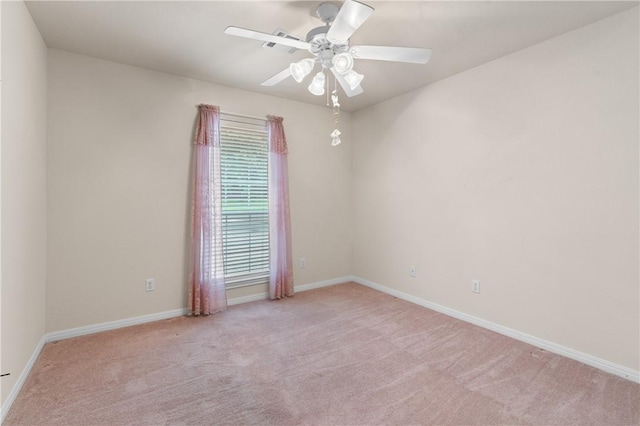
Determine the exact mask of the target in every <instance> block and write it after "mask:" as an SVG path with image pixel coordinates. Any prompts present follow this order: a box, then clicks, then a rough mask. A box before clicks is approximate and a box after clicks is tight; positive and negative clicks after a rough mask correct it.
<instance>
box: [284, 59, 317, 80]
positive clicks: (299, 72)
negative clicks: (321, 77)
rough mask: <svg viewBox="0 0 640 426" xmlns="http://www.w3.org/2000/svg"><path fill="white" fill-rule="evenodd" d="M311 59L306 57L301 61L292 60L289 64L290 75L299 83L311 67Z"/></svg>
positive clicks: (312, 63)
mask: <svg viewBox="0 0 640 426" xmlns="http://www.w3.org/2000/svg"><path fill="white" fill-rule="evenodd" d="M313 65H314V62H313V59H310V58H306V59H302V60H301V61H298V62H294V63H292V64H291V65H289V70H290V71H291V76H292V77H293V79H294V80H295V81H297V82H298V83H300V82H301V81H302V80H303V79H304V78H305V77H306V76H307V75H308V74H309V73H310V72H311V70H312V69H313Z"/></svg>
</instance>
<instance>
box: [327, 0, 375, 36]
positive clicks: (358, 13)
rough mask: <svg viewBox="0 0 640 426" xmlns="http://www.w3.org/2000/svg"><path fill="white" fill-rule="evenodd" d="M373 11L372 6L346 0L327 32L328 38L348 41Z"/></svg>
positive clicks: (353, 0)
mask: <svg viewBox="0 0 640 426" xmlns="http://www.w3.org/2000/svg"><path fill="white" fill-rule="evenodd" d="M372 13H373V8H372V7H371V6H367V5H366V4H364V3H360V2H357V1H355V0H346V1H345V2H344V4H343V5H342V7H341V8H340V11H339V12H338V15H337V16H336V19H335V21H333V24H331V28H329V31H328V32H327V40H329V41H330V42H332V43H338V44H341V43H344V42H346V41H347V40H349V38H350V37H351V35H352V34H353V33H354V32H355V31H356V30H357V29H358V28H359V27H360V25H362V24H363V23H364V21H366V20H367V18H369V16H370V15H371V14H372Z"/></svg>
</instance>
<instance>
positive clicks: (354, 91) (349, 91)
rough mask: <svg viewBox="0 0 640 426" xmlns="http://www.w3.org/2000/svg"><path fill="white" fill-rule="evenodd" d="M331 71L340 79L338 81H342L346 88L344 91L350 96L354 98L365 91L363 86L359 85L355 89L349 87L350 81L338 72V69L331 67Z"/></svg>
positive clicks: (341, 84) (343, 87) (343, 86)
mask: <svg viewBox="0 0 640 426" xmlns="http://www.w3.org/2000/svg"><path fill="white" fill-rule="evenodd" d="M331 72H332V73H333V75H335V76H336V80H338V83H340V86H342V90H344V93H345V94H346V95H347V96H348V97H350V98H352V97H354V96H358V95H359V94H360V93H362V92H363V90H362V86H360V85H358V86H357V87H356V88H355V89H351V87H349V83H347V82H346V81H345V79H344V77H342V75H340V74H338V73H337V72H336V70H334V69H333V68H331Z"/></svg>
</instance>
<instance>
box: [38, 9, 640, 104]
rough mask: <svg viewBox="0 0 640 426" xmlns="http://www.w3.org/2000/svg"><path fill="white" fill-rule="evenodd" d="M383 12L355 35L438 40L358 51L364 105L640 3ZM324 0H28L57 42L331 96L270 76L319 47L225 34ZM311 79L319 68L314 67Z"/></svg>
mask: <svg viewBox="0 0 640 426" xmlns="http://www.w3.org/2000/svg"><path fill="white" fill-rule="evenodd" d="M364 1H365V2H366V3H367V4H369V5H371V6H373V7H374V8H375V12H374V13H373V15H372V16H371V17H370V18H369V20H368V21H366V22H365V23H364V24H363V25H362V27H360V29H358V31H356V33H355V34H354V35H353V37H352V38H351V44H352V45H356V44H368V45H386V46H409V47H428V48H431V49H432V50H433V55H432V57H431V61H430V62H429V63H428V64H426V65H414V64H399V63H391V62H381V61H366V60H357V61H356V67H355V69H356V70H357V71H358V72H360V73H362V74H364V75H365V78H364V80H363V82H362V87H363V89H364V93H363V94H361V95H359V96H356V97H354V98H350V99H347V98H346V97H345V96H341V99H340V103H341V105H342V107H343V109H345V110H348V111H354V110H357V109H360V108H364V107H367V106H370V105H372V104H375V103H378V102H380V101H383V100H385V99H389V98H391V97H394V96H396V95H399V94H402V93H405V92H408V91H410V90H413V89H415V88H418V87H421V86H424V85H427V84H429V83H432V82H434V81H437V80H440V79H442V78H445V77H448V76H450V75H452V74H456V73H459V72H461V71H464V70H467V69H470V68H473V67H476V66H478V65H480V64H483V63H486V62H488V61H491V60H493V59H496V58H499V57H501V56H504V55H507V54H509V53H512V52H515V51H517V50H520V49H523V48H525V47H528V46H531V45H533V44H536V43H539V42H541V41H544V40H546V39H549V38H552V37H554V36H557V35H559V34H562V33H564V32H567V31H570V30H573V29H575V28H578V27H581V26H584V25H587V24H589V23H592V22H595V21H597V20H599V19H602V18H604V17H607V16H610V15H613V14H616V13H619V12H621V11H623V10H626V9H629V8H631V7H634V6H637V5H638V2H637V1H633V2H626V1H621V2H616V1H584V2H583V1H567V2H559V1H527V2H521V1H464V2H463V1H411V2H401V1H367V0H364ZM320 2H321V1H315V2H300V1H231V2H223V1H200V2H191V1H165V2H156V1H142V2H137V1H69V2H61V1H28V2H27V7H28V8H29V11H30V12H31V15H32V16H33V19H34V21H35V23H36V25H37V27H38V29H39V30H40V32H41V34H42V37H43V38H44V41H45V43H46V44H47V46H48V47H51V48H56V49H62V50H66V51H69V52H75V53H79V54H83V55H88V56H92V57H96V58H102V59H107V60H110V61H115V62H120V63H124V64H130V65H134V66H138V67H143V68H147V69H151V70H157V71H162V72H166V73H170V74H175V75H180V76H185V77H191V78H195V79H199V80H204V81H210V82H213V83H219V84H223V85H226V86H232V87H237V88H240V89H244V90H250V91H255V92H261V93H266V94H269V95H274V96H279V97H283V98H287V99H292V100H297V101H300V102H306V103H312V104H317V105H324V104H325V103H326V99H325V97H323V96H321V97H316V96H313V95H311V94H310V93H309V92H308V91H307V89H306V86H307V85H308V81H306V80H305V82H303V83H302V84H297V83H295V81H293V79H291V78H289V79H287V80H286V81H284V82H283V83H280V84H279V85H277V86H274V87H262V86H260V83H261V82H262V81H264V80H266V79H267V78H269V77H271V76H272V75H274V74H276V73H278V72H279V71H281V70H283V69H284V68H286V67H287V66H288V65H289V63H291V62H293V61H296V60H299V59H302V58H304V57H310V56H311V55H310V54H309V53H308V52H305V51H297V52H296V53H294V54H288V53H284V52H281V51H277V50H273V49H267V48H263V47H262V45H261V43H260V42H258V41H253V40H248V39H242V38H238V37H233V36H228V35H225V34H223V31H224V29H225V27H227V26H229V25H234V26H239V27H244V28H249V29H254V30H258V31H262V32H266V33H272V32H273V31H274V30H276V29H278V28H280V29H284V30H285V31H287V32H289V33H291V34H294V35H296V36H298V37H302V38H304V36H305V35H306V33H307V32H308V31H309V30H311V29H312V28H314V27H318V26H321V25H322V22H321V21H320V20H318V19H317V18H316V17H315V15H314V14H313V11H314V10H315V7H316V6H317V5H318V4H319V3H320ZM308 79H309V77H308Z"/></svg>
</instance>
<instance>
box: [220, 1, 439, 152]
mask: <svg viewBox="0 0 640 426" xmlns="http://www.w3.org/2000/svg"><path fill="white" fill-rule="evenodd" d="M372 13H373V8H372V7H371V6H368V5H366V4H364V3H360V2H358V1H355V0H346V1H345V2H344V3H343V4H342V7H340V8H338V6H337V5H335V4H334V3H321V4H320V5H319V6H318V7H317V8H316V16H317V17H318V18H319V19H320V20H321V21H322V22H324V25H323V26H320V27H317V28H314V29H312V30H311V31H309V32H308V33H307V37H306V41H302V40H299V39H296V38H291V37H284V36H281V35H273V34H267V33H262V32H258V31H253V30H248V29H245V28H240V27H233V26H231V27H227V28H226V29H225V30H224V32H225V34H229V35H233V36H238V37H244V38H250V39H254V40H260V41H263V42H267V43H275V44H278V45H283V46H287V47H292V48H294V49H293V50H294V51H295V49H300V50H307V51H308V52H309V53H311V54H312V55H313V56H314V57H313V58H305V59H302V60H300V61H297V62H294V63H292V64H291V65H289V66H288V67H287V68H285V69H284V70H282V71H281V72H279V73H278V74H276V75H274V76H273V77H271V78H269V79H268V80H266V81H264V82H263V83H262V86H274V85H276V84H278V83H280V82H281V81H283V80H285V79H286V78H288V77H290V76H291V77H293V79H294V80H295V81H296V82H298V83H301V82H302V81H303V80H304V79H305V77H306V76H308V75H309V74H311V72H312V71H313V69H314V68H315V66H316V64H319V65H320V67H321V69H320V71H319V72H318V73H316V74H315V76H314V77H313V80H312V81H311V84H309V86H308V89H309V92H310V93H312V94H313V95H316V96H322V95H324V94H325V93H327V105H329V92H328V88H327V86H328V81H327V76H326V75H325V70H329V71H330V72H331V73H332V74H333V76H334V85H335V86H336V87H335V89H334V90H333V91H332V92H331V102H332V105H331V106H332V107H333V114H334V122H335V125H336V129H335V130H334V131H333V132H331V134H330V136H331V145H334V146H335V145H338V144H339V143H340V134H341V133H340V131H339V130H338V128H337V125H338V118H339V114H340V103H339V101H338V91H337V85H338V84H339V85H340V87H342V90H343V91H344V93H345V94H346V95H347V96H348V97H353V96H357V95H359V94H360V93H362V92H363V90H362V86H361V85H360V83H361V82H362V80H363V79H364V75H362V74H359V73H357V72H356V71H355V70H354V69H353V67H354V64H355V59H369V60H378V61H394V62H406V63H411V64H426V63H427V62H428V61H429V58H430V57H431V50H430V49H424V48H416V47H390V46H350V44H349V39H350V38H351V36H352V35H353V33H354V32H355V31H356V30H357V29H358V28H360V26H361V25H362V24H363V23H364V22H365V21H366V20H367V19H368V18H369V16H371V14H372Z"/></svg>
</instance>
